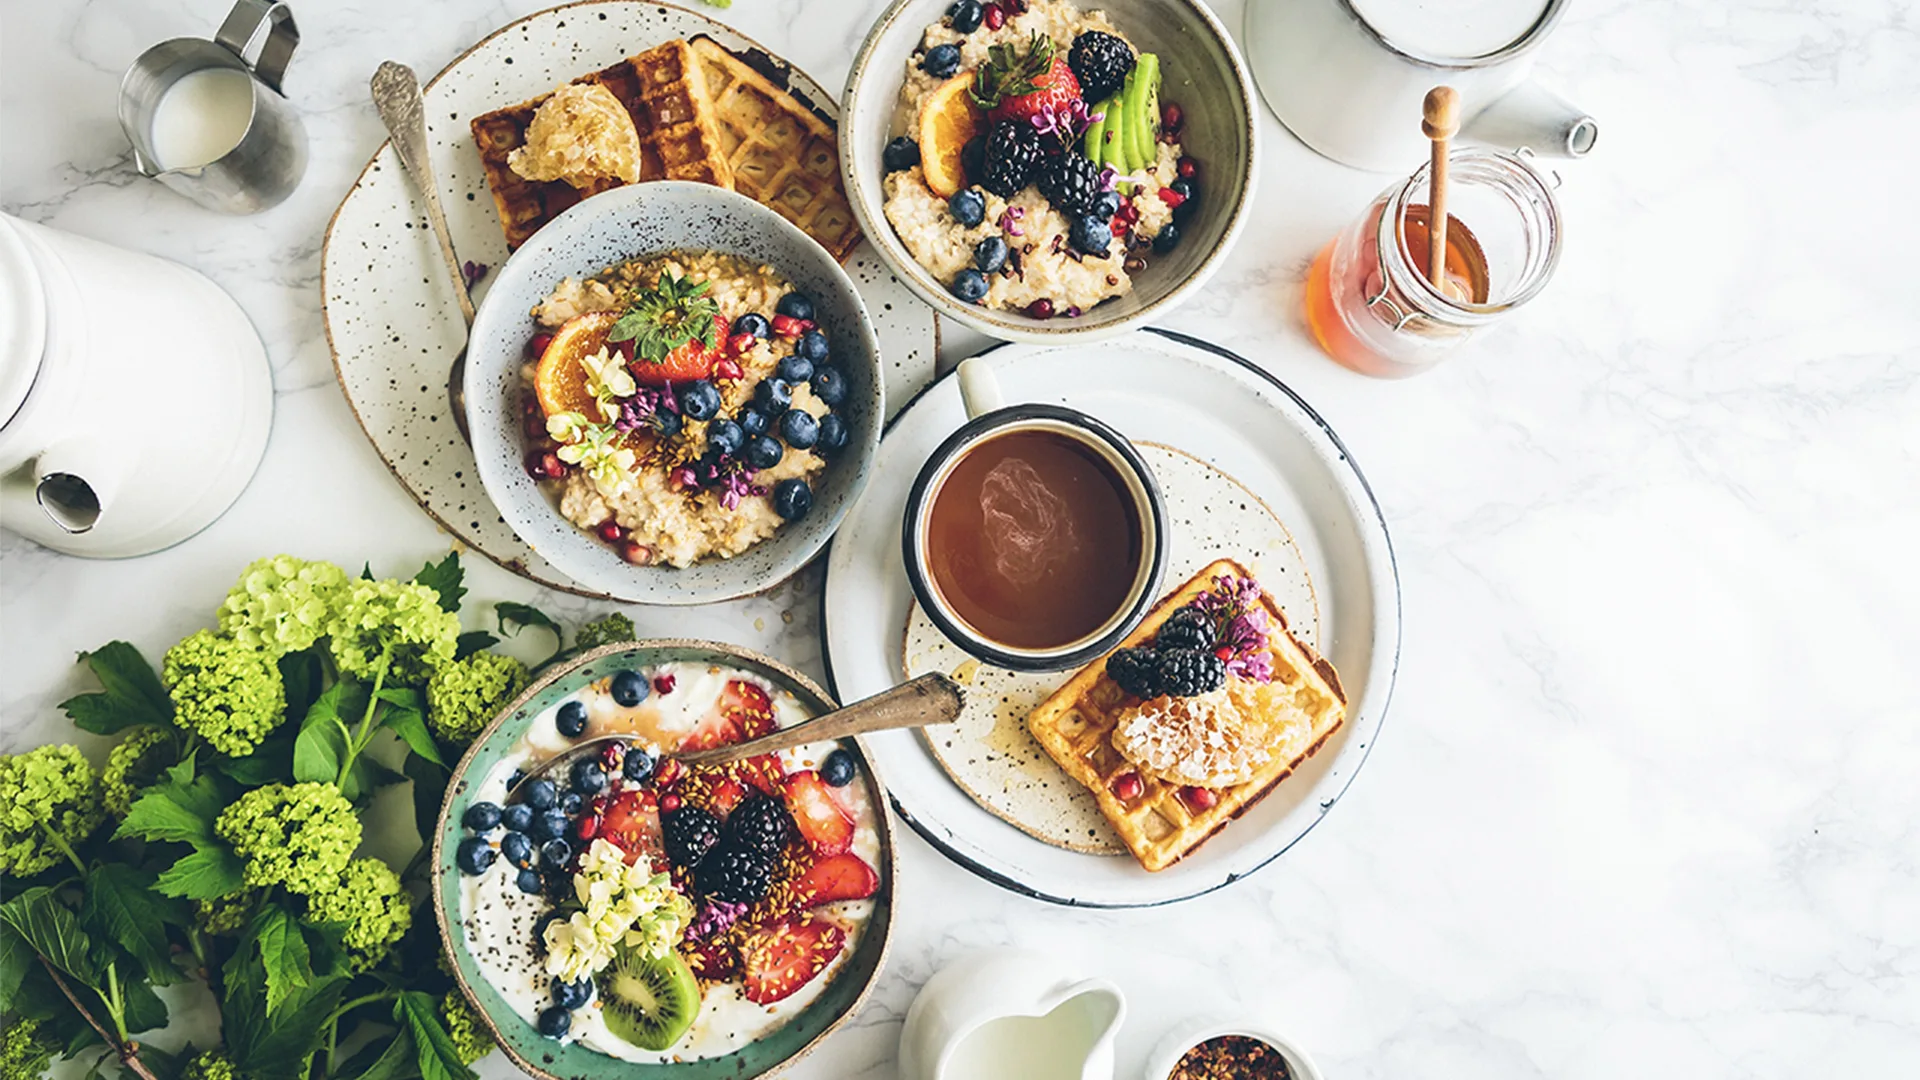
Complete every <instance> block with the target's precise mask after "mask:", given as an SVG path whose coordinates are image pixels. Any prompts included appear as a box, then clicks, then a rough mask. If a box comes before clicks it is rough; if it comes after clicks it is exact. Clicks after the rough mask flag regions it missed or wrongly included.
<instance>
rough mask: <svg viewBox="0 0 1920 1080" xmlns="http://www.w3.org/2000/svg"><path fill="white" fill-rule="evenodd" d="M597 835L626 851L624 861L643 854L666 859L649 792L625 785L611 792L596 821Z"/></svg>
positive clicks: (665, 850) (653, 858) (630, 860)
mask: <svg viewBox="0 0 1920 1080" xmlns="http://www.w3.org/2000/svg"><path fill="white" fill-rule="evenodd" d="M599 835H600V836H601V837H604V838H605V839H607V840H609V841H611V842H612V843H613V844H614V845H615V846H617V847H618V848H619V849H620V850H622V851H624V852H626V853H627V861H628V862H637V861H638V860H639V858H640V856H641V855H643V854H644V855H646V856H647V857H648V858H649V859H652V860H653V861H654V862H655V863H660V862H663V861H664V860H665V859H666V852H667V847H666V843H665V841H664V839H663V837H662V833H661V831H660V808H659V806H658V805H657V804H656V803H655V801H654V798H653V795H652V794H651V793H650V792H646V791H642V790H640V789H638V788H628V789H626V790H625V791H622V792H621V793H620V794H618V795H616V796H614V798H613V801H612V802H611V803H609V804H608V805H607V812H606V815H605V816H604V817H603V818H602V819H601V821H600V833H599Z"/></svg>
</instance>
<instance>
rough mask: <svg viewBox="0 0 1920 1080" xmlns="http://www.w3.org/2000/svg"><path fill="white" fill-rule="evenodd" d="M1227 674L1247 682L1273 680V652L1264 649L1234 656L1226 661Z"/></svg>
mask: <svg viewBox="0 0 1920 1080" xmlns="http://www.w3.org/2000/svg"><path fill="white" fill-rule="evenodd" d="M1227 674H1229V675H1232V676H1234V677H1236V678H1241V679H1245V680H1247V681H1248V682H1272V681H1273V654H1272V653H1270V652H1268V651H1267V650H1266V649H1260V650H1259V651H1257V652H1250V653H1247V654H1246V655H1244V656H1235V657H1234V658H1233V659H1231V660H1229V661H1227Z"/></svg>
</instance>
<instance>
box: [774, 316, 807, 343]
mask: <svg viewBox="0 0 1920 1080" xmlns="http://www.w3.org/2000/svg"><path fill="white" fill-rule="evenodd" d="M773 332H774V333H776V334H778V335H780V336H781V337H783V338H797V337H799V336H800V335H801V334H804V333H806V331H805V330H802V329H801V328H800V320H799V319H796V318H794V317H793V316H791V315H775V316H774V317H773Z"/></svg>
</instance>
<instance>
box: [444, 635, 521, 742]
mask: <svg viewBox="0 0 1920 1080" xmlns="http://www.w3.org/2000/svg"><path fill="white" fill-rule="evenodd" d="M525 685H527V665H525V664H523V663H521V662H520V661H518V660H515V659H514V658H513V657H511V656H502V655H500V654H499V653H489V652H479V653H474V654H473V655H472V656H469V657H467V658H465V659H464V660H455V661H453V662H452V663H449V664H442V665H441V666H439V667H437V668H435V669H434V672H433V677H432V678H430V679H428V680H427V723H428V724H429V725H431V726H432V728H433V732H434V734H436V735H438V736H440V737H441V738H442V739H445V740H446V741H448V742H450V743H455V744H460V745H464V744H466V743H469V742H472V741H473V737H474V736H475V735H478V734H480V729H481V728H484V727H486V726H487V722H488V721H489V720H492V719H493V717H494V715H495V714H496V713H498V712H499V711H500V707H501V706H503V705H505V704H506V703H507V702H508V701H509V700H511V699H512V698H513V695H515V694H517V693H519V692H520V688H521V687H523V686H525Z"/></svg>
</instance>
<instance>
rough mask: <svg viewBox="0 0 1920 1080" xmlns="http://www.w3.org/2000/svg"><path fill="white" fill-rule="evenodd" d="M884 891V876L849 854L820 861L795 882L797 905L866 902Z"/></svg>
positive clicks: (858, 857) (794, 896)
mask: <svg viewBox="0 0 1920 1080" xmlns="http://www.w3.org/2000/svg"><path fill="white" fill-rule="evenodd" d="M879 888H880V875H878V874H876V873H874V872H873V867H871V866H868V865H867V864H866V863H864V862H862V861H861V860H860V856H858V855H855V854H853V853H852V852H845V853H842V854H839V855H834V856H831V857H829V858H825V859H822V860H820V861H819V862H817V863H814V864H813V865H812V866H810V867H808V868H807V872H806V873H804V874H802V875H800V877H799V879H798V880H796V881H795V882H794V883H793V890H792V891H793V899H794V903H795V904H796V905H797V906H799V907H819V906H820V905H821V904H831V903H833V902H834V901H835V900H865V899H866V898H867V897H869V896H872V895H873V894H874V893H875V892H876V891H878V890H879Z"/></svg>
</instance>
